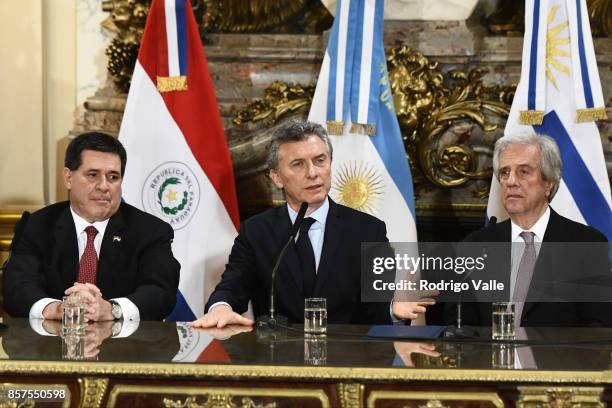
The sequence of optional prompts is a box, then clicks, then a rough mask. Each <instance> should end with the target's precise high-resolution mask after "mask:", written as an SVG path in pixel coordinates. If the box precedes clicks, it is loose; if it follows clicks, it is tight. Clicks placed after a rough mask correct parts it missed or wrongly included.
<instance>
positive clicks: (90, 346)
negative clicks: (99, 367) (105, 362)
mask: <svg viewBox="0 0 612 408" xmlns="http://www.w3.org/2000/svg"><path fill="white" fill-rule="evenodd" d="M113 324H114V322H111V321H105V322H98V323H92V324H88V325H86V326H85V353H84V355H85V358H88V359H95V358H97V357H98V354H100V346H101V345H102V343H103V342H104V340H106V339H108V338H109V337H111V336H112V335H113Z"/></svg>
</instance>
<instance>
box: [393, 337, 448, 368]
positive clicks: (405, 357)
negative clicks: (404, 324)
mask: <svg viewBox="0 0 612 408" xmlns="http://www.w3.org/2000/svg"><path fill="white" fill-rule="evenodd" d="M393 347H394V348H395V352H396V353H397V355H398V356H400V358H401V359H402V361H403V362H404V364H405V365H406V367H414V362H413V361H412V354H423V355H426V356H430V357H439V356H440V353H439V352H437V351H436V346H435V345H433V344H431V343H414V342H405V341H396V342H393Z"/></svg>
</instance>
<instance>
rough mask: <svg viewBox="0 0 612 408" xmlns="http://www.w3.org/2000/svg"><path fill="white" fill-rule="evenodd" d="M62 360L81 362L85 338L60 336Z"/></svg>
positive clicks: (83, 355)
mask: <svg viewBox="0 0 612 408" xmlns="http://www.w3.org/2000/svg"><path fill="white" fill-rule="evenodd" d="M62 358H63V359H64V360H83V359H84V358H85V336H84V335H83V334H76V333H69V334H64V335H62Z"/></svg>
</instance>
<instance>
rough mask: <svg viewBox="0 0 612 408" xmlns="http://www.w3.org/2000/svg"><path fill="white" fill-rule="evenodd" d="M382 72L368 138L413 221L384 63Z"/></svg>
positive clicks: (408, 180)
mask: <svg viewBox="0 0 612 408" xmlns="http://www.w3.org/2000/svg"><path fill="white" fill-rule="evenodd" d="M382 71H383V72H382V81H381V82H382V84H380V85H379V86H378V87H377V89H378V90H379V94H380V95H381V97H380V98H378V107H377V109H378V121H377V123H376V135H375V136H374V137H372V143H373V144H374V147H376V150H377V151H378V154H379V155H380V157H381V159H382V161H383V162H384V163H385V168H386V169H387V171H388V172H389V175H390V176H391V178H392V179H393V181H394V182H395V185H396V186H397V188H398V189H399V191H400V192H401V193H402V197H404V200H405V201H406V204H407V205H408V208H410V212H411V213H412V217H413V219H415V220H416V218H415V214H416V213H415V209H414V191H413V187H412V175H411V174H410V166H408V159H407V157H406V149H405V148H404V143H403V142H402V134H401V132H400V127H399V123H398V122H397V116H396V115H395V109H394V107H393V98H392V96H391V92H390V91H389V92H387V90H389V88H390V86H389V76H388V74H387V68H386V66H384V69H383V70H382ZM385 95H386V98H385Z"/></svg>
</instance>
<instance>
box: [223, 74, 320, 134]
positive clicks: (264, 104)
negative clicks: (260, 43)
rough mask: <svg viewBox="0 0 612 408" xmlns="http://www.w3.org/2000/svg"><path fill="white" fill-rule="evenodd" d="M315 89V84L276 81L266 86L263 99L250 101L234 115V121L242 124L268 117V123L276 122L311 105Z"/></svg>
mask: <svg viewBox="0 0 612 408" xmlns="http://www.w3.org/2000/svg"><path fill="white" fill-rule="evenodd" d="M314 90H315V87H314V85H309V86H303V85H300V84H296V85H289V84H287V83H285V82H280V81H274V82H272V84H270V86H268V87H267V88H266V90H265V96H264V98H263V99H257V100H255V101H254V102H252V103H249V104H248V105H247V106H246V107H245V108H244V109H241V110H240V111H239V112H238V113H236V114H235V115H234V118H233V119H232V122H234V124H236V125H241V124H243V123H247V122H257V121H260V120H264V119H267V122H268V124H274V123H276V122H277V121H278V120H279V119H280V118H281V117H282V116H283V115H285V114H286V113H289V112H293V111H296V110H297V109H299V108H301V107H303V106H306V107H308V106H310V104H311V103H312V97H313V95H314Z"/></svg>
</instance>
